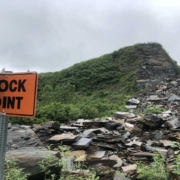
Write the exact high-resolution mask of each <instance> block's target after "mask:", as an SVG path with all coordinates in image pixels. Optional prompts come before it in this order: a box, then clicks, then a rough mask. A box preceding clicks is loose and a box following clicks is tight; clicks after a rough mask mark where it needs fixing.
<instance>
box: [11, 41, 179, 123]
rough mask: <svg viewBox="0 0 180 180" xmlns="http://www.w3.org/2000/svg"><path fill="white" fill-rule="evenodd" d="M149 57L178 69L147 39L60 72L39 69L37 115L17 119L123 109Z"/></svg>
mask: <svg viewBox="0 0 180 180" xmlns="http://www.w3.org/2000/svg"><path fill="white" fill-rule="evenodd" d="M149 57H155V59H157V58H159V59H160V60H162V59H164V61H163V62H168V63H169V62H170V63H171V64H172V66H173V69H176V71H178V70H177V69H178V66H177V65H176V63H175V62H174V61H173V60H171V58H170V57H169V56H168V55H167V53H166V52H165V50H164V49H163V48H162V46H161V45H160V44H157V43H147V44H136V45H134V46H128V47H125V48H122V49H120V50H117V51H114V52H113V53H111V54H106V55H103V56H100V57H98V58H94V59H91V60H88V61H84V62H81V63H78V64H75V65H73V66H72V67H70V68H67V69H64V70H62V71H59V72H49V73H41V74H39V88H38V104H37V113H36V118H34V119H31V120H28V121H27V119H22V118H21V119H20V121H21V122H22V123H25V122H27V123H30V122H32V123H39V122H44V121H49V120H55V121H61V122H63V121H67V120H75V119H77V118H95V117H102V116H110V115H112V113H113V112H114V111H117V110H126V109H125V108H124V104H125V101H126V100H127V98H129V97H130V96H132V95H134V94H137V93H138V92H139V91H140V89H138V88H137V84H136V80H137V79H139V78H141V77H140V76H141V75H140V73H139V69H140V67H141V64H142V63H144V62H146V58H147V60H148V59H150V58H149ZM57 66H58V65H57ZM11 121H19V120H18V119H17V118H13V119H12V120H11Z"/></svg>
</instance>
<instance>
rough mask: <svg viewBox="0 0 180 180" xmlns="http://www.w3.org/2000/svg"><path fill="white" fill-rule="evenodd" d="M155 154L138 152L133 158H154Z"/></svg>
mask: <svg viewBox="0 0 180 180" xmlns="http://www.w3.org/2000/svg"><path fill="white" fill-rule="evenodd" d="M154 155H155V154H153V153H149V152H144V151H141V152H137V153H133V156H145V157H153V156H154Z"/></svg>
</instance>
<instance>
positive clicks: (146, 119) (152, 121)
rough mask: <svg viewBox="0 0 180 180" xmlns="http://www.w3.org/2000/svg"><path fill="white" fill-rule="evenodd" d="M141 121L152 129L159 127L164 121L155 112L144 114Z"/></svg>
mask: <svg viewBox="0 0 180 180" xmlns="http://www.w3.org/2000/svg"><path fill="white" fill-rule="evenodd" d="M141 122H142V123H143V124H145V125H146V126H148V127H150V128H153V129H159V128H160V127H161V126H162V124H163V123H164V121H163V119H162V118H160V117H158V116H157V115H155V114H145V115H144V116H143V118H142V119H141Z"/></svg>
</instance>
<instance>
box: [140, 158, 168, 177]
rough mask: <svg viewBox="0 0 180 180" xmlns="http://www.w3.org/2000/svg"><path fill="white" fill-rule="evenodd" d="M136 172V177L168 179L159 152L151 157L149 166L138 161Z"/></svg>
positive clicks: (163, 161)
mask: <svg viewBox="0 0 180 180" xmlns="http://www.w3.org/2000/svg"><path fill="white" fill-rule="evenodd" d="M137 173H138V178H139V179H143V180H169V178H168V176H169V174H168V172H167V170H166V167H165V159H164V158H163V157H162V156H161V155H160V154H157V155H155V156H154V157H153V162H152V163H151V164H150V165H149V166H146V165H145V164H144V163H142V162H140V163H138V169H137Z"/></svg>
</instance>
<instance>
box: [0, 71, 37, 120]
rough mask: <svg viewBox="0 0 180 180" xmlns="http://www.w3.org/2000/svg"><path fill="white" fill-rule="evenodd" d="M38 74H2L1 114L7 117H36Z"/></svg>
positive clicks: (0, 90)
mask: <svg viewBox="0 0 180 180" xmlns="http://www.w3.org/2000/svg"><path fill="white" fill-rule="evenodd" d="M37 84H38V74H37V73H36V72H27V73H12V74H8V73H0V112H5V114H6V115H7V116H19V117H34V116H35V111H36V98H37Z"/></svg>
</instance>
